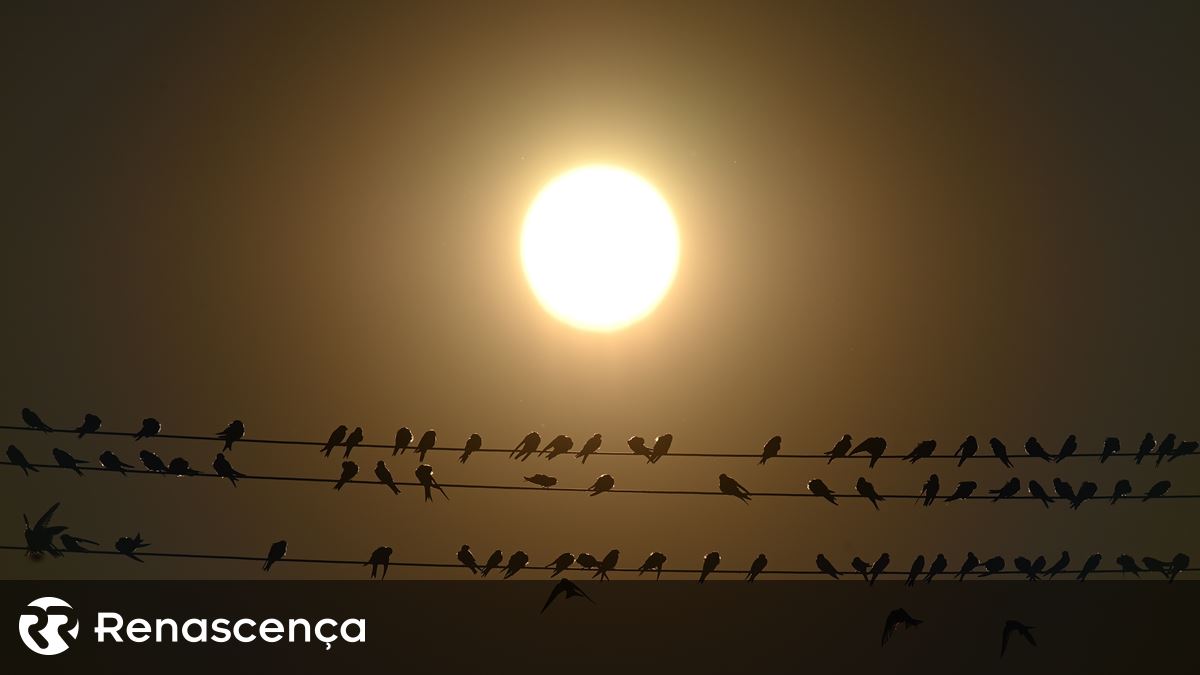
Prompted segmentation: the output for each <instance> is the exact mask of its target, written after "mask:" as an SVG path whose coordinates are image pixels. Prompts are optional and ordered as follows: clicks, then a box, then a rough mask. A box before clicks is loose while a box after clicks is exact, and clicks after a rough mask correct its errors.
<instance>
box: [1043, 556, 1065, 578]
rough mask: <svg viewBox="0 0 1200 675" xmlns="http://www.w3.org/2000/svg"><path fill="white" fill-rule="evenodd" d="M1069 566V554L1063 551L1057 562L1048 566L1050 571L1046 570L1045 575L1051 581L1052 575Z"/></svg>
mask: <svg viewBox="0 0 1200 675" xmlns="http://www.w3.org/2000/svg"><path fill="white" fill-rule="evenodd" d="M1070 564H1071V554H1070V553H1068V552H1066V551H1063V552H1062V555H1061V556H1059V558H1058V562H1056V563H1054V564H1053V565H1051V566H1050V569H1048V570H1046V575H1047V576H1049V577H1050V578H1051V579H1053V578H1054V575H1056V574H1058V573H1059V572H1062V571H1063V570H1065V569H1067V565H1070Z"/></svg>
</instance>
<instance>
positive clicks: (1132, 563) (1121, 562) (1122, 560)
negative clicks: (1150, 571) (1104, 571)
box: [1117, 553, 1142, 579]
mask: <svg viewBox="0 0 1200 675" xmlns="http://www.w3.org/2000/svg"><path fill="white" fill-rule="evenodd" d="M1117 566H1118V567H1120V568H1121V576H1125V574H1126V573H1127V572H1128V573H1132V574H1133V576H1135V577H1138V578H1139V579H1140V578H1141V576H1142V575H1141V574H1140V572H1141V571H1142V568H1140V567H1138V566H1137V561H1136V560H1134V559H1133V556H1131V555H1129V554H1128V553H1122V554H1121V555H1119V556H1117Z"/></svg>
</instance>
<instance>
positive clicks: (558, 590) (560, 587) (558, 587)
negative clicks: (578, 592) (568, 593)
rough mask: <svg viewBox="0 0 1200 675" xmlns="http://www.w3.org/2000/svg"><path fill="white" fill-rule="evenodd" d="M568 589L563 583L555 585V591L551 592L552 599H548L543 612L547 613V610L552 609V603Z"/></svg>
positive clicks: (543, 606)
mask: <svg viewBox="0 0 1200 675" xmlns="http://www.w3.org/2000/svg"><path fill="white" fill-rule="evenodd" d="M564 581H565V579H564ZM566 588H567V586H566V585H565V584H562V583H559V584H555V585H554V590H552V591H550V597H548V598H546V604H544V605H542V612H545V611H546V609H547V608H548V607H550V603H552V602H554V599H555V598H557V597H558V596H560V595H562V592H563V590H564V589H566Z"/></svg>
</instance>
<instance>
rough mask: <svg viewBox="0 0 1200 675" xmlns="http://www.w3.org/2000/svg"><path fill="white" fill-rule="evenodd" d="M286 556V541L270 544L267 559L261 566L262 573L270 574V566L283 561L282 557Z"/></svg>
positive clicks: (281, 540)
mask: <svg viewBox="0 0 1200 675" xmlns="http://www.w3.org/2000/svg"><path fill="white" fill-rule="evenodd" d="M286 555H287V540H286V539H280V540H279V541H277V542H275V543H274V544H271V548H270V549H269V550H268V551H267V559H266V560H264V561H263V566H262V568H263V571H264V572H270V571H271V566H272V565H274V564H275V563H277V562H279V561H280V560H283V557H284V556H286Z"/></svg>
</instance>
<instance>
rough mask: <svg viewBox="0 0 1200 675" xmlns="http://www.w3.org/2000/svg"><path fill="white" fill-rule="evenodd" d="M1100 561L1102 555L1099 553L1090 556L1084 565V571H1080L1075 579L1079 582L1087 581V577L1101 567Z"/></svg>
mask: <svg viewBox="0 0 1200 675" xmlns="http://www.w3.org/2000/svg"><path fill="white" fill-rule="evenodd" d="M1100 559H1101V555H1100V554H1099V553H1093V554H1092V555H1091V556H1089V557H1088V559H1087V561H1086V562H1084V563H1083V569H1081V570H1079V574H1078V575H1077V576H1076V577H1075V578H1076V579H1077V580H1079V581H1083V580H1084V579H1087V576H1088V575H1089V574H1091V573H1092V572H1095V571H1096V568H1097V567H1099V566H1100Z"/></svg>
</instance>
